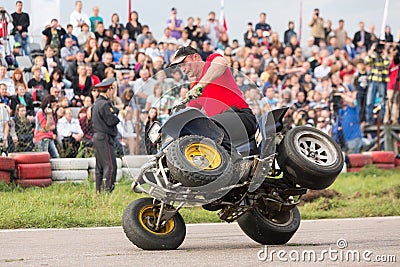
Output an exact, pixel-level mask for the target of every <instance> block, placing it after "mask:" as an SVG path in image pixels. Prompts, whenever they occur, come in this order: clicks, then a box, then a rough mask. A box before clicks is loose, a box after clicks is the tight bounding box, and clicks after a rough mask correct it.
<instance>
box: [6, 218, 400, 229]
mask: <svg viewBox="0 0 400 267" xmlns="http://www.w3.org/2000/svg"><path fill="white" fill-rule="evenodd" d="M364 220H373V221H379V220H400V216H387V217H362V218H339V219H319V220H302V221H301V222H302V223H313V222H325V221H329V222H342V221H364ZM227 224H228V223H226V222H220V223H190V224H186V226H188V227H196V226H226V225H227ZM229 224H237V222H232V223H229ZM110 229H119V230H122V226H110V227H82V228H76V227H75V228H23V229H4V230H0V233H12V232H41V231H66V230H68V231H71V230H72V231H74V230H75V231H82V230H84V231H86V230H110Z"/></svg>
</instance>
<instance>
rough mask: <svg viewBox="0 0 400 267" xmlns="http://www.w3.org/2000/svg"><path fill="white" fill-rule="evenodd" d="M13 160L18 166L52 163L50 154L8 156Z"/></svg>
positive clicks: (28, 153) (30, 153) (23, 153)
mask: <svg viewBox="0 0 400 267" xmlns="http://www.w3.org/2000/svg"><path fill="white" fill-rule="evenodd" d="M8 156H9V157H10V158H13V159H14V160H15V162H16V164H35V163H47V162H50V154H49V153H48V152H18V153H10V154H8Z"/></svg>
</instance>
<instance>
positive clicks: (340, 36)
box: [333, 19, 347, 48]
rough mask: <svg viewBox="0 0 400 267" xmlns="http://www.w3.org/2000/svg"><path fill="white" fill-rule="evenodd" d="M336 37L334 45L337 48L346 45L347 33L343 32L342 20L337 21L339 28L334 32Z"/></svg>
mask: <svg viewBox="0 0 400 267" xmlns="http://www.w3.org/2000/svg"><path fill="white" fill-rule="evenodd" d="M333 32H334V34H335V37H336V45H337V47H340V48H342V47H343V46H345V45H346V38H347V32H346V31H345V30H344V20H342V19H341V20H339V27H338V28H336V29H335V30H334V31H333Z"/></svg>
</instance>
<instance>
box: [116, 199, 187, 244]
mask: <svg viewBox="0 0 400 267" xmlns="http://www.w3.org/2000/svg"><path fill="white" fill-rule="evenodd" d="M156 221H157V217H155V216H154V211H153V199H152V198H140V199H137V200H135V201H133V202H132V203H131V204H129V205H128V207H127V208H126V209H125V211H124V215H123V217H122V227H123V229H124V232H125V234H126V236H127V237H128V239H129V240H130V241H131V242H132V243H133V244H134V245H136V246H137V247H139V248H141V249H144V250H167V249H176V248H178V247H179V246H180V245H181V244H182V242H183V240H184V239H185V236H186V226H185V222H184V220H183V218H182V216H181V215H180V214H179V213H176V214H175V215H174V216H173V217H172V218H171V219H169V220H168V221H166V222H164V223H163V225H162V226H161V227H160V228H159V229H155V224H156Z"/></svg>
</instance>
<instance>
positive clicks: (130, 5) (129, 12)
mask: <svg viewBox="0 0 400 267" xmlns="http://www.w3.org/2000/svg"><path fill="white" fill-rule="evenodd" d="M131 2H132V1H131V0H128V22H129V21H130V20H131V12H132V3H131Z"/></svg>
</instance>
